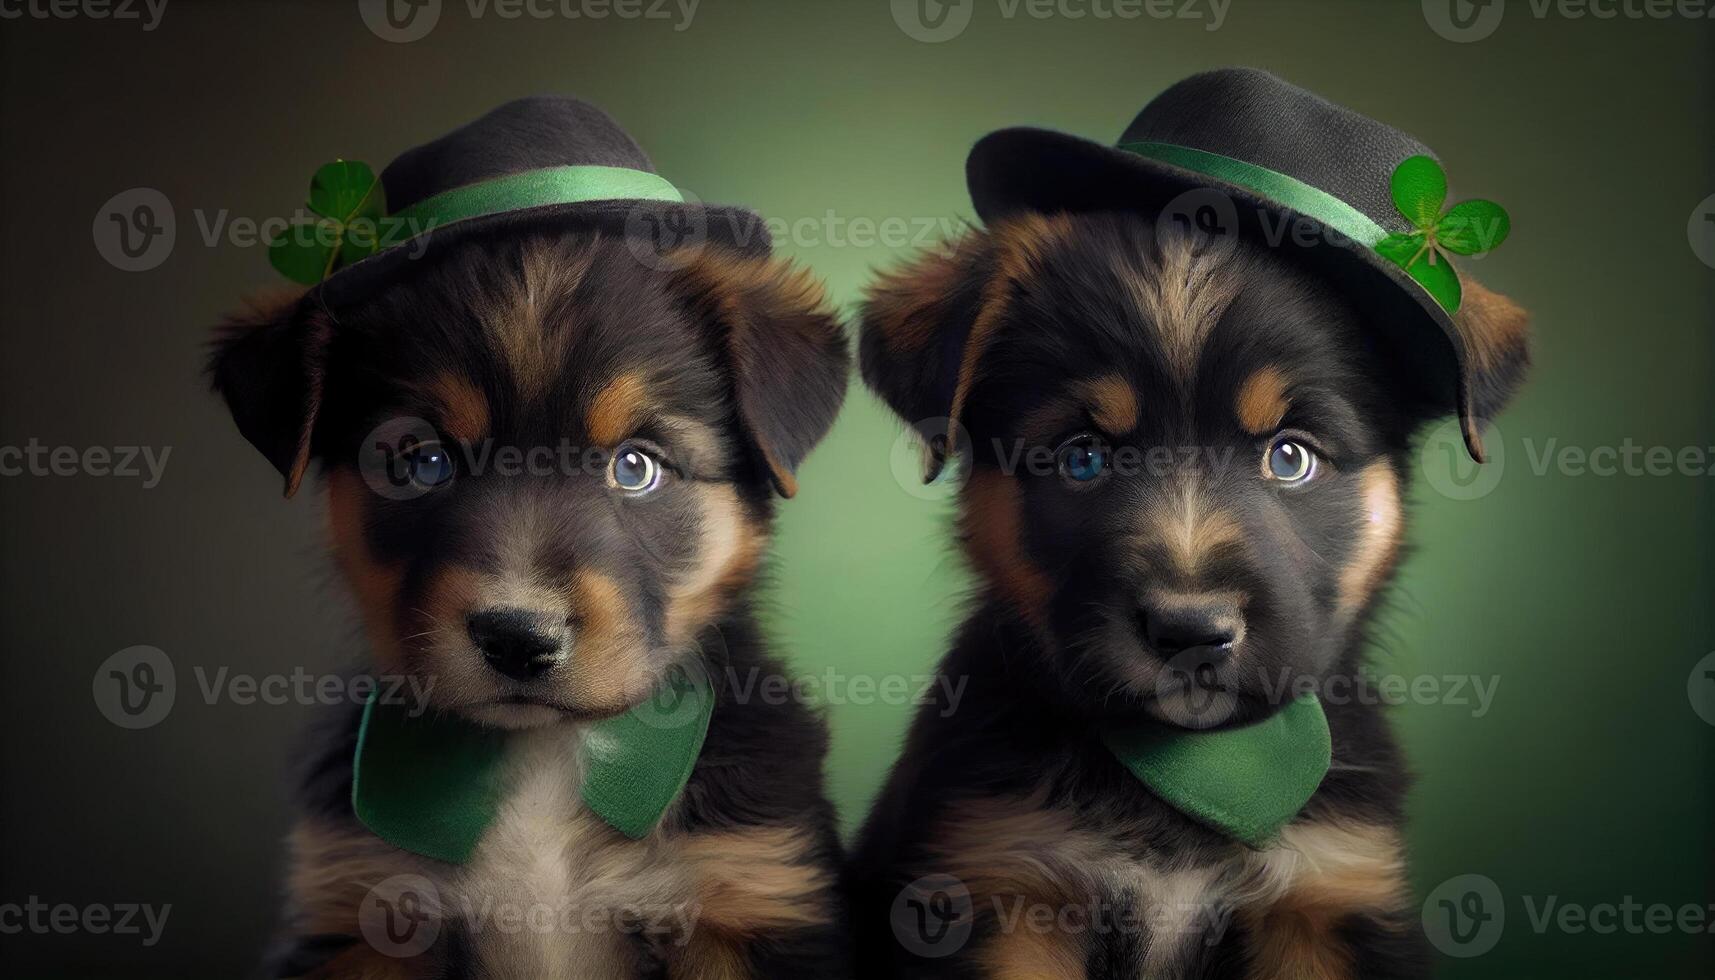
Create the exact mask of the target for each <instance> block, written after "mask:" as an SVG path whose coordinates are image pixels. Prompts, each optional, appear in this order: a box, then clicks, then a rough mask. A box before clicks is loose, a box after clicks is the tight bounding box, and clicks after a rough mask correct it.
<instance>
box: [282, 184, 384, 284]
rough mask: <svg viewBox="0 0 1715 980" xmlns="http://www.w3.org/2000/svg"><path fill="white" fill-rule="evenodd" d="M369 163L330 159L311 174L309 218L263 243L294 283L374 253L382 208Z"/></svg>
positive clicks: (323, 276)
mask: <svg viewBox="0 0 1715 980" xmlns="http://www.w3.org/2000/svg"><path fill="white" fill-rule="evenodd" d="M383 196H384V195H383V192H382V189H381V182H380V181H378V180H376V179H375V171H373V170H371V169H369V164H367V163H359V162H357V161H356V160H335V161H334V162H332V163H329V164H324V165H323V166H322V167H321V168H320V169H318V170H317V171H316V174H315V176H314V177H312V178H310V197H309V201H308V202H307V203H308V206H309V209H310V212H311V213H312V216H313V217H312V220H309V221H297V222H293V223H292V225H291V226H290V227H288V228H287V229H286V230H285V231H283V232H281V233H280V234H279V235H276V236H275V237H274V239H273V240H272V241H270V242H269V243H268V261H269V262H270V263H272V264H273V266H274V268H275V269H277V270H279V272H280V274H281V275H283V276H285V277H286V278H287V279H290V280H292V281H293V282H298V283H303V284H304V285H306V286H313V285H315V284H316V283H318V282H321V281H322V280H323V279H326V278H327V277H328V276H329V275H331V274H332V273H333V271H334V270H335V269H339V268H343V267H345V266H348V265H350V264H352V263H353V262H356V261H357V260H358V259H361V258H364V257H365V256H368V255H372V254H374V252H375V250H376V249H377V248H379V247H380V237H381V236H380V222H381V219H382V217H383V216H384V215H385V214H386V213H387V206H386V202H385V201H384V200H383Z"/></svg>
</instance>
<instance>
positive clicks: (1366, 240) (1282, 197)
mask: <svg viewBox="0 0 1715 980" xmlns="http://www.w3.org/2000/svg"><path fill="white" fill-rule="evenodd" d="M1119 148H1120V149H1122V150H1125V151H1126V152H1128V153H1135V154H1137V155H1138V156H1141V157H1147V158H1149V159H1151V160H1159V161H1161V162H1162V163H1166V164H1171V165H1172V166H1175V167H1180V168H1183V169H1185V170H1190V171H1194V172H1196V173H1200V174H1202V175H1203V176H1205V177H1213V178H1215V179H1216V180H1219V181H1224V182H1226V183H1228V184H1236V185H1237V186H1239V187H1243V188H1245V189H1246V190H1250V191H1255V192H1256V193H1257V194H1260V195H1262V196H1263V197H1265V198H1267V199H1268V200H1271V201H1274V202H1277V203H1279V204H1284V205H1286V206H1287V207H1289V208H1291V209H1292V210H1294V211H1297V212H1298V213H1299V214H1302V215H1304V216H1305V217H1308V218H1313V219H1315V220H1316V221H1319V222H1321V223H1322V224H1323V225H1324V226H1326V227H1329V228H1332V229H1334V230H1335V231H1337V232H1339V233H1340V234H1342V235H1345V236H1346V237H1347V238H1350V239H1351V240H1352V241H1354V242H1357V243H1358V244H1360V245H1364V246H1366V247H1368V248H1375V247H1376V245H1377V244H1378V243H1379V242H1381V240H1382V239H1383V238H1386V237H1387V234H1388V233H1387V229H1385V228H1383V227H1382V226H1381V225H1378V224H1376V223H1375V222H1374V221H1373V220H1371V219H1370V218H1369V216H1368V215H1365V214H1364V213H1363V212H1362V211H1359V210H1358V209H1357V208H1354V207H1352V206H1351V205H1350V204H1347V203H1346V202H1345V201H1342V200H1340V199H1339V198H1337V197H1335V196H1334V195H1332V194H1330V193H1328V192H1327V191H1325V190H1322V189H1321V188H1320V187H1313V186H1311V185H1309V184H1306V183H1305V182H1304V181H1302V180H1299V179H1298V178H1296V177H1289V176H1287V175H1286V174H1283V173H1280V172H1279V171H1276V170H1270V169H1268V168H1267V167H1259V166H1257V165H1256V164H1254V163H1246V162H1245V161H1243V160H1236V159H1234V158H1232V157H1229V156H1222V155H1221V154H1219V153H1210V152H1208V151H1207V150H1196V149H1192V148H1191V147H1189V146H1180V145H1178V144H1176V143H1155V142H1148V141H1145V142H1140V143H1121V144H1120V145H1119Z"/></svg>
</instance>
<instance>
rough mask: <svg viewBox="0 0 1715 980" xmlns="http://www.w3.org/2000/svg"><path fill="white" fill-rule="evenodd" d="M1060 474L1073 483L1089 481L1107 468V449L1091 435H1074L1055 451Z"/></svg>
mask: <svg viewBox="0 0 1715 980" xmlns="http://www.w3.org/2000/svg"><path fill="white" fill-rule="evenodd" d="M1055 463H1056V465H1057V466H1058V467H1059V469H1060V475H1061V476H1063V477H1065V478H1066V479H1068V480H1071V481H1072V482H1074V483H1089V482H1090V481H1091V480H1094V479H1096V478H1097V477H1099V476H1101V475H1102V474H1103V473H1105V472H1107V469H1108V451H1107V449H1105V448H1104V447H1102V446H1101V445H1099V444H1097V442H1096V440H1095V438H1094V437H1093V436H1074V437H1073V438H1071V439H1068V440H1067V441H1066V442H1064V443H1062V444H1061V446H1060V449H1059V451H1058V452H1056V453H1055Z"/></svg>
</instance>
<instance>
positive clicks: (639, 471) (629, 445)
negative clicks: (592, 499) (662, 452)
mask: <svg viewBox="0 0 1715 980" xmlns="http://www.w3.org/2000/svg"><path fill="white" fill-rule="evenodd" d="M607 482H608V483H609V484H610V485H611V486H612V487H613V488H614V489H616V490H624V491H625V492H626V493H635V494H644V493H648V492H649V491H651V490H654V489H655V488H656V487H658V486H660V485H661V461H660V460H658V459H656V458H655V456H654V454H653V453H651V452H650V451H649V450H647V449H644V448H643V447H642V446H640V445H638V444H637V443H635V442H622V443H620V444H619V448H618V449H615V450H614V451H613V458H612V459H611V460H609V461H608V464H607Z"/></svg>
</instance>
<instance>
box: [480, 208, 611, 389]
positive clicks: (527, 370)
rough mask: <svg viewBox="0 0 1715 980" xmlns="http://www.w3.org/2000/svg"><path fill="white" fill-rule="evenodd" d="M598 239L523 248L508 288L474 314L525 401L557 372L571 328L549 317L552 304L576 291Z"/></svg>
mask: <svg viewBox="0 0 1715 980" xmlns="http://www.w3.org/2000/svg"><path fill="white" fill-rule="evenodd" d="M598 243H599V240H595V239H592V240H591V241H590V243H589V244H588V245H586V246H583V247H581V248H578V249H576V250H574V249H570V248H537V249H526V250H525V251H524V253H523V255H522V257H521V260H520V263H521V264H520V266H519V269H518V276H517V277H516V278H515V279H512V280H509V282H508V284H507V286H506V290H507V291H506V292H505V293H503V294H502V295H499V296H494V297H487V299H488V302H485V303H482V304H481V305H480V306H479V307H478V316H479V317H480V318H481V319H482V323H483V327H484V329H485V330H486V331H487V332H488V335H489V337H490V338H492V339H493V340H494V342H495V346H496V347H497V348H498V349H499V350H500V352H501V355H502V357H503V358H504V359H505V361H506V364H507V367H508V368H509V369H510V371H511V374H512V379H513V382H514V383H515V384H516V385H517V387H518V394H519V396H520V397H521V398H523V399H524V400H526V401H529V400H533V399H536V398H540V397H541V396H542V395H543V394H545V393H546V392H547V390H548V388H549V387H550V386H551V385H552V384H553V382H554V378H555V377H557V376H558V373H559V369H560V365H561V364H562V363H564V361H565V356H566V345H567V343H568V342H569V340H570V338H571V336H572V333H573V331H571V330H568V329H567V325H566V324H562V323H552V322H550V321H549V316H548V314H549V312H550V303H551V302H552V301H553V299H554V298H556V297H558V298H562V299H563V298H564V297H567V296H570V295H572V294H573V293H575V292H576V291H577V288H578V285H579V283H581V282H582V281H583V278H584V276H585V274H587V273H588V272H589V268H590V265H591V263H592V261H593V260H594V258H595V252H596V248H597V246H598Z"/></svg>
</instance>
